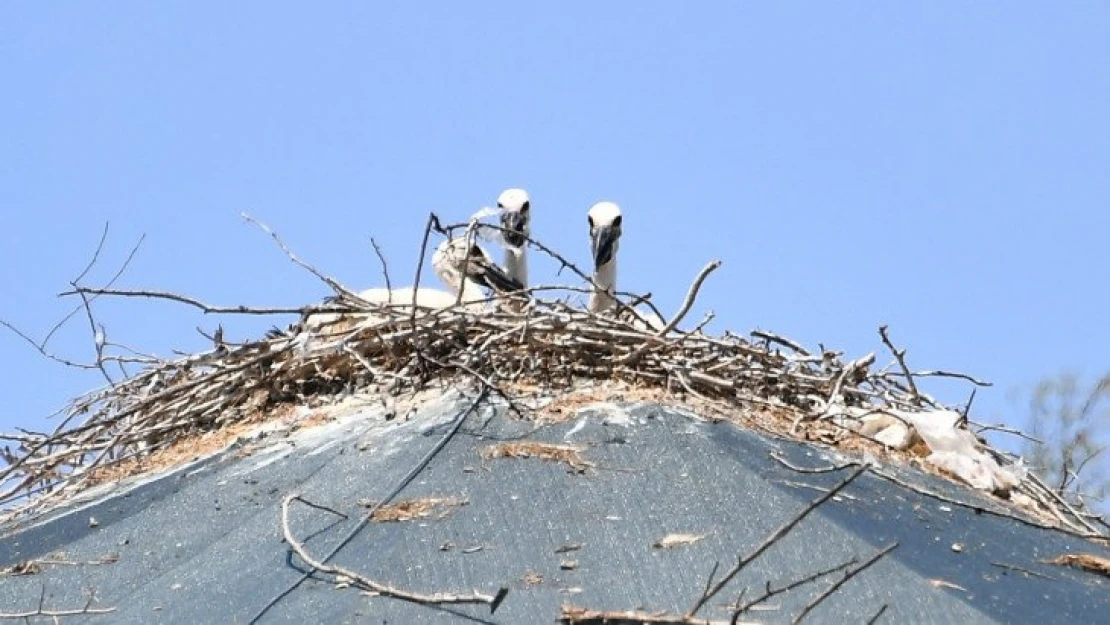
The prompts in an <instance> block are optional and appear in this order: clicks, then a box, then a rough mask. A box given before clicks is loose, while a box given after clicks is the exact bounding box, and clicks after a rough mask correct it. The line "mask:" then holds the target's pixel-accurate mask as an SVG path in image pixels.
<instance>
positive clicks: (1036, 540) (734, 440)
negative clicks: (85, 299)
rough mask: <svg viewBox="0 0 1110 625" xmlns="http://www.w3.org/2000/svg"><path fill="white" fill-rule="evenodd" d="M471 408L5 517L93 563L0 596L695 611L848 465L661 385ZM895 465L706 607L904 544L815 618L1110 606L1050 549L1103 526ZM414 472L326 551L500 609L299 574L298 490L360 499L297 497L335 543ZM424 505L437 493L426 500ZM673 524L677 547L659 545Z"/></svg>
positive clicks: (53, 569) (325, 539) (452, 615)
mask: <svg viewBox="0 0 1110 625" xmlns="http://www.w3.org/2000/svg"><path fill="white" fill-rule="evenodd" d="M468 405H469V402H468V401H467V400H466V399H465V398H463V397H461V396H460V394H458V393H454V392H452V393H449V394H447V395H443V396H439V397H436V398H434V399H432V400H430V401H428V402H425V403H423V404H422V405H420V408H419V410H418V411H417V412H416V413H415V414H414V415H413V416H411V418H409V419H407V420H405V419H392V420H391V419H390V415H389V413H388V412H387V411H386V410H385V409H384V408H381V407H376V406H370V407H362V408H357V409H350V410H346V411H343V412H341V413H339V415H338V417H337V418H336V419H335V420H333V421H331V422H329V423H327V424H325V425H322V426H316V427H311V428H309V427H305V428H301V429H297V430H295V431H287V432H280V433H271V434H268V435H264V436H259V437H255V438H253V439H250V440H247V441H243V442H241V443H239V444H237V445H235V446H234V447H232V448H231V449H229V450H227V451H225V452H222V453H220V454H217V455H216V456H213V457H210V458H207V459H204V460H201V461H198V462H194V463H191V464H189V465H187V466H184V467H181V468H179V469H176V470H174V471H172V472H169V473H167V474H164V475H161V476H157V477H154V478H149V477H148V478H144V480H143V481H140V482H124V483H120V484H118V485H116V486H114V487H111V488H109V489H108V492H103V491H102V492H100V493H99V494H96V496H95V498H93V495H92V494H91V493H90V494H88V495H86V497H85V499H84V500H77V501H73V502H70V503H69V504H67V505H66V506H64V507H62V508H61V509H58V510H55V511H53V512H51V513H49V514H48V515H46V516H44V517H41V518H39V519H37V520H31V521H23V522H21V523H20V524H18V525H14V526H9V527H7V528H0V534H7V536H5V538H4V539H3V540H2V541H0V569H2V568H4V567H11V566H13V565H16V564H18V563H25V562H26V561H28V560H51V559H54V560H64V561H66V562H78V563H83V564H77V565H66V564H50V563H49V562H46V563H43V562H40V563H38V564H37V570H38V572H37V573H35V574H29V575H19V576H15V575H11V574H9V575H8V576H7V577H6V578H5V580H4V583H2V584H0V606H5V607H4V609H0V611H2V612H14V611H22V610H32V611H33V610H35V609H36V607H37V606H38V605H39V597H40V592H43V593H44V595H43V599H42V607H43V608H45V609H73V608H77V609H80V608H81V607H82V606H84V605H85V604H86V601H87V594H86V593H87V591H88V590H92V591H94V592H95V595H96V601H95V602H94V603H93V604H92V606H91V607H92V608H109V607H111V608H115V611H113V612H111V613H106V614H100V615H92V614H86V615H84V616H83V617H82V618H84V620H86V621H89V622H106V623H107V622H111V623H151V622H212V623H218V622H220V623H227V622H233V623H246V622H250V621H251V619H252V618H254V617H256V616H258V615H259V613H260V612H261V611H263V610H264V608H265V612H264V613H263V614H262V615H261V618H260V619H259V621H258V622H274V623H277V622H327V623H337V622H364V621H365V622H375V623H384V622H388V623H433V622H434V623H442V622H492V623H523V622H553V621H557V620H558V619H559V618H560V617H561V615H562V614H563V612H562V609H563V606H565V605H573V606H578V607H581V608H585V609H589V610H620V611H623V610H635V609H642V610H645V611H647V612H659V611H664V610H665V611H668V612H670V613H679V614H681V613H684V612H685V611H686V610H687V609H689V608H690V606H691V604H692V603H693V602H694V600H695V599H697V598H698V597H699V596H700V594H701V593H702V591H703V589H704V588H705V587H706V582H707V579H708V577H709V576H710V572H711V570H712V569H713V568H714V563H717V562H719V563H720V566H719V572H718V573H717V577H716V578H717V579H721V576H722V574H723V572H724V571H725V570H726V569H728V568H730V567H731V566H732V563H734V562H735V561H736V559H737V557H738V556H740V555H742V554H745V553H750V552H751V551H752V550H753V549H754V548H755V547H756V546H757V545H759V544H760V543H761V542H763V541H764V540H765V539H766V537H767V536H768V535H770V534H771V533H772V532H773V531H774V530H775V529H776V528H778V527H780V526H781V525H782V524H783V523H784V522H786V521H788V520H790V519H791V518H792V517H794V516H796V515H797V514H798V513H799V512H801V511H802V510H804V509H806V508H807V506H808V505H809V503H810V502H811V501H812V500H813V499H814V498H815V497H817V496H819V495H821V494H822V492H825V491H827V489H829V488H830V487H832V486H833V485H834V484H837V483H838V482H840V481H841V480H842V479H843V478H844V477H845V474H846V473H847V472H848V470H847V469H845V470H841V471H830V472H822V473H805V472H799V471H798V470H797V469H802V468H811V469H812V468H821V467H828V466H830V465H836V464H839V463H843V462H844V461H845V459H844V458H842V457H838V456H836V455H834V452H831V451H829V450H826V449H824V448H820V447H816V446H812V445H808V444H805V443H800V442H795V441H788V440H778V439H775V438H772V437H770V436H768V435H765V434H759V433H755V432H753V431H750V430H747V429H744V428H741V427H738V426H736V425H733V424H730V423H724V422H718V423H713V422H709V421H705V420H701V419H699V418H698V417H697V415H693V414H690V413H689V412H687V411H685V410H680V409H677V408H674V407H667V406H664V405H662V404H658V403H650V402H648V403H637V404H620V405H615V404H608V405H601V406H595V407H591V408H587V409H585V410H582V411H580V412H579V414H578V416H577V417H576V418H575V419H573V420H568V421H566V422H563V423H555V424H550V425H546V426H537V425H536V424H535V423H532V422H524V421H519V420H516V419H514V418H513V417H512V416H511V415H510V414H509V413H508V411H507V410H506V409H505V408H504V407H493V406H491V405H487V406H485V407H484V408H481V409H479V410H476V411H472V412H471V413H469V414H466V416H465V419H464V420H463V421H462V423H461V426H460V427H459V429H458V430H457V432H455V431H454V430H453V429H452V424H453V423H455V422H454V421H453V419H455V417H456V416H458V415H460V414H461V413H465V411H466V409H467V407H468ZM453 432H454V433H453ZM452 433H453V434H452ZM444 441H446V443H445V444H443V447H442V448H441V449H439V450H438V452H437V453H434V454H430V452H433V451H435V450H436V449H437V446H438V445H439V444H441V443H443V442H444ZM511 443H530V444H535V443H540V444H541V445H540V446H538V447H534V448H532V452H531V453H532V455H533V457H506V456H514V455H515V456H520V455H526V454H527V453H528V449H529V448H528V447H520V446H517V447H507V446H506V445H508V444H511ZM542 444H557V445H575V446H577V447H575V448H569V447H559V448H554V447H543V445H542ZM544 449H548V450H552V449H557V450H561V452H560V454H556V455H557V456H559V457H561V458H562V460H563V461H559V460H558V459H556V460H554V461H552V460H545V459H543V458H541V457H536V456H537V455H543V450H544ZM576 450H578V451H576ZM576 453H577V454H578V455H577V456H576V455H575V454H576ZM429 457H430V460H428V458H429ZM425 460H427V464H426V466H422V465H421V463H422V462H423V461H425ZM791 467H794V468H791ZM414 468H420V470H419V471H417V472H416V474H415V477H413V479H411V481H409V482H407V483H405V482H404V478H406V476H408V475H409V474H410V473H411V472H412V471H413V469H414ZM881 472H882V473H883V474H885V475H887V476H889V477H891V478H894V479H896V480H898V481H901V482H903V483H904V484H905V485H900V484H898V483H895V482H894V481H891V480H890V479H887V478H885V477H880V476H879V475H878V474H877V473H876V472H875V471H868V472H866V473H864V474H863V475H862V476H861V477H859V479H856V480H855V481H854V482H852V483H851V484H850V485H849V486H847V487H846V488H845V489H844V490H843V491H842V492H841V493H839V494H838V495H837V496H836V497H834V498H832V499H830V500H829V501H827V502H826V503H824V504H822V505H821V506H820V507H817V508H816V509H814V510H813V512H812V513H811V514H810V515H809V516H808V517H807V518H805V519H804V520H802V521H801V522H800V523H799V524H798V525H797V526H796V527H795V528H794V529H793V530H792V531H790V532H789V533H788V534H786V535H785V536H784V537H783V538H782V539H781V540H779V541H777V542H776V543H774V544H772V545H771V546H770V547H769V548H768V549H767V551H766V552H765V553H763V555H762V556H760V557H759V558H757V559H755V560H754V561H752V562H751V564H750V565H748V566H747V567H745V568H744V569H743V570H741V571H740V573H739V574H738V575H737V576H736V578H735V579H733V580H732V581H731V582H730V583H728V584H727V585H726V586H725V587H724V588H723V590H722V592H721V593H720V594H718V595H716V596H715V597H713V598H712V599H711V600H710V601H709V602H708V603H707V604H706V606H705V607H704V608H703V609H702V610H701V611H700V612H699V613H698V614H699V616H701V617H703V618H711V619H718V620H724V621H726V622H727V619H728V618H729V616H730V610H729V609H727V608H726V607H725V605H726V604H730V603H734V602H735V601H736V598H737V596H738V594H739V593H740V591H741V589H744V588H747V591H746V592H745V593H744V595H743V596H744V598H745V599H746V600H747V599H752V598H755V597H756V596H757V595H758V594H760V593H761V592H762V591H763V590H764V585H765V583H766V582H771V583H772V584H775V585H781V584H784V583H786V582H789V581H791V580H795V579H798V578H802V577H805V576H806V575H808V574H811V573H814V572H817V571H819V570H821V569H827V568H830V567H833V566H836V565H839V564H842V563H844V562H845V561H847V560H849V559H850V558H852V557H853V556H855V557H857V558H858V562H860V563H862V562H863V561H864V560H866V559H867V558H869V557H871V556H872V555H873V554H875V553H876V552H877V550H879V549H880V548H883V547H886V546H888V545H890V544H891V543H894V542H897V547H896V548H895V549H894V550H893V551H891V552H889V553H888V554H887V555H886V556H885V557H883V558H882V559H879V560H878V561H876V562H875V564H874V565H873V566H871V567H870V568H869V569H868V570H866V571H863V572H861V573H860V574H859V575H858V576H856V577H854V578H852V579H850V580H848V581H847V582H846V583H844V585H843V586H841V587H840V588H839V589H838V590H837V591H836V592H835V593H833V594H832V595H830V596H829V597H828V599H827V600H825V601H823V602H822V603H821V604H819V605H817V606H816V607H815V608H814V610H813V612H812V613H811V618H812V619H813V620H814V621H832V620H836V621H838V622H840V621H844V622H866V621H867V620H868V619H869V618H871V617H872V616H874V615H875V614H876V613H877V612H878V611H879V610H880V608H882V606H884V605H885V606H887V607H886V610H885V613H884V615H883V616H882V617H881V620H880V622H884V621H885V622H891V623H893V622H921V623H932V622H935V623H953V622H960V623H972V622H1006V623H1016V622H1097V621H1098V620H1100V619H1102V618H1104V616H1105V614H1107V613H1108V611H1110V592H1108V587H1107V586H1108V582H1110V580H1108V579H1107V578H1105V577H1100V576H1097V575H1095V574H1092V573H1088V572H1085V571H1082V570H1078V569H1071V568H1065V567H1059V566H1056V565H1052V564H1047V563H1045V562H1044V560H1048V559H1051V558H1054V557H1056V556H1059V555H1061V554H1066V553H1076V552H1085V553H1093V554H1097V555H1101V556H1104V557H1106V556H1110V550H1108V549H1107V548H1106V547H1104V546H1100V545H1097V544H1094V543H1092V542H1091V541H1088V540H1084V539H1082V538H1079V537H1076V536H1073V535H1070V534H1067V533H1064V532H1061V531H1056V530H1051V529H1045V528H1042V527H1037V526H1035V525H1034V524H1032V523H1031V522H1029V521H1028V520H1025V519H1024V517H1023V516H1022V514H1021V513H1020V512H1018V511H1016V509H1011V508H1010V507H1005V508H1003V505H1004V504H1001V503H999V501H998V500H997V499H994V498H991V497H989V496H987V495H984V494H982V493H980V492H977V491H974V490H971V489H969V488H964V487H961V486H959V485H957V484H955V483H952V482H950V481H947V480H943V479H939V478H936V477H933V476H930V475H928V474H926V473H924V472H920V471H917V470H914V469H912V468H908V467H898V466H883V467H882V468H881ZM402 484H403V485H404V487H403V488H402V489H401V490H400V492H399V493H398V494H397V496H396V497H395V498H393V499H391V501H390V502H389V503H392V504H396V503H398V502H406V501H407V502H410V503H412V504H413V505H411V506H409V507H408V508H405V507H400V508H397V507H395V508H391V509H389V510H391V511H392V512H393V513H394V514H393V516H392V517H388V516H387V515H385V514H381V512H384V511H385V510H386V509H384V508H383V509H382V511H380V512H379V514H380V516H379V517H378V518H379V519H380V520H375V521H371V522H369V523H368V524H366V525H365V526H363V527H361V528H360V529H358V531H357V532H356V533H354V535H353V537H352V538H351V540H350V541H349V542H347V543H346V544H345V545H344V546H342V548H340V549H339V550H338V552H337V553H336V554H335V557H334V558H332V559H331V560H330V562H331V563H334V564H336V565H339V566H342V567H345V568H348V569H351V570H353V571H357V572H359V573H361V574H363V575H366V576H368V577H370V578H372V579H374V580H376V581H380V582H382V583H386V584H391V585H395V586H397V587H400V588H404V589H408V590H411V591H416V592H423V593H433V592H458V593H466V592H470V591H472V590H477V591H479V592H482V593H487V594H494V593H496V592H497V591H498V589H499V588H501V587H507V588H508V594H507V595H505V597H504V600H503V601H502V602H501V603H500V605H499V606H498V607H497V610H496V611H495V612H493V613H492V614H491V613H490V610H489V609H488V607H487V606H485V605H458V606H438V607H437V606H428V605H421V604H418V603H412V602H408V601H403V600H399V599H395V598H388V597H381V596H367V594H366V593H364V592H362V591H360V590H358V589H356V588H352V587H343V584H336V580H335V578H334V576H331V575H325V574H323V573H319V572H318V573H316V574H315V575H314V576H313V577H312V578H311V579H309V580H307V581H305V582H304V583H303V584H300V585H299V586H297V587H296V588H295V589H293V590H292V591H290V592H286V591H288V590H289V589H290V588H291V587H293V586H294V585H295V584H296V583H297V582H298V581H299V580H300V579H301V577H302V575H303V572H304V571H305V570H306V567H305V565H304V563H303V562H302V561H301V559H300V558H298V557H297V556H296V555H293V554H292V552H291V550H290V547H289V545H288V544H286V543H285V542H284V540H283V535H282V528H281V518H280V511H281V503H282V500H283V497H284V496H285V495H286V494H287V493H299V494H300V495H301V496H302V497H303V498H304V499H305V500H308V501H310V502H312V503H314V504H317V505H319V506H325V507H327V508H330V509H331V510H332V511H335V512H339V513H342V514H343V515H346V518H343V517H341V516H337V515H336V514H335V513H334V512H332V511H328V510H324V509H319V508H313V507H309V506H307V505H301V504H298V503H297V502H294V503H293V504H292V505H291V508H290V514H289V524H290V528H291V530H292V533H293V534H294V535H295V537H296V539H297V540H298V541H301V542H303V544H304V547H305V549H307V550H308V551H309V552H311V553H312V554H313V555H314V556H315V557H316V558H318V559H323V558H324V556H326V555H327V553H328V552H330V551H332V550H333V549H334V548H336V547H337V546H339V545H340V543H341V541H343V539H344V538H345V537H346V536H348V535H349V534H351V532H352V530H354V529H356V526H357V525H358V524H359V519H360V518H361V517H364V516H365V515H366V513H367V505H369V502H375V501H378V500H381V499H383V498H385V497H387V496H388V495H389V494H390V493H391V491H393V490H395V488H396V487H397V486H398V485H402ZM907 486H909V487H907ZM918 490H924V491H928V492H930V493H932V495H926V494H923V493H922V492H918ZM360 502H361V503H360ZM955 502H964V504H966V505H960V504H959V503H955ZM419 504H423V505H425V506H427V507H429V509H428V510H426V511H424V512H425V515H424V516H419V515H420V514H421V508H420V505H419ZM406 514H410V515H412V514H415V515H417V516H416V518H415V519H413V520H403V519H404V518H405V515H406ZM386 518H393V519H398V518H399V519H402V520H392V521H386V520H384V519H386ZM675 535H686V536H684V537H683V536H675ZM668 536H670V537H671V542H674V543H676V544H675V545H674V546H671V547H670V548H665V547H661V546H656V544H657V543H659V542H660V541H661V540H662V539H664V538H665V537H668ZM51 554H54V555H51ZM94 562H101V563H98V564H94ZM842 576H843V573H840V572H837V573H833V574H830V575H827V576H824V577H821V578H820V579H817V580H816V581H813V582H809V583H806V584H803V585H800V586H798V587H797V588H795V589H793V590H790V591H788V592H785V593H782V594H779V595H777V596H774V597H772V598H771V599H770V600H768V601H767V602H766V604H763V605H762V606H760V607H762V608H764V609H759V610H752V611H749V612H747V613H746V614H745V615H744V616H743V618H744V619H747V620H754V621H759V622H789V621H790V619H791V618H792V617H793V616H795V615H797V614H799V612H801V611H802V610H803V608H804V607H805V606H806V605H807V604H808V603H810V602H811V601H813V600H814V598H815V597H817V595H818V594H820V593H821V592H822V591H823V590H824V589H826V588H827V587H828V586H829V584H830V583H831V582H832V581H833V580H837V579H839V578H840V577H842ZM267 606H269V607H268V608H267ZM769 608H770V609H769Z"/></svg>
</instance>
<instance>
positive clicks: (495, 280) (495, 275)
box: [471, 263, 524, 293]
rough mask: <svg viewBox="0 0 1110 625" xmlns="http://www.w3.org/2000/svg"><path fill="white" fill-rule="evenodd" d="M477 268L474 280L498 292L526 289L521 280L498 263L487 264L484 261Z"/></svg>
mask: <svg viewBox="0 0 1110 625" xmlns="http://www.w3.org/2000/svg"><path fill="white" fill-rule="evenodd" d="M475 270H476V271H475V272H474V275H473V276H471V277H472V278H473V280H474V281H475V282H477V283H478V284H480V285H482V286H484V287H487V288H490V289H493V290H494V291H496V292H498V293H505V292H510V291H523V290H524V285H523V284H521V283H520V281H519V280H517V279H516V278H513V277H512V276H510V275H509V274H507V273H505V271H504V270H503V269H501V268H500V267H498V266H497V265H485V264H484V263H483V266H482V267H480V268H479V267H475Z"/></svg>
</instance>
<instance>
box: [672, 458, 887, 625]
mask: <svg viewBox="0 0 1110 625" xmlns="http://www.w3.org/2000/svg"><path fill="white" fill-rule="evenodd" d="M867 468H868V467H867V465H860V466H859V468H857V469H856V470H855V471H853V472H852V473H851V474H850V475H849V476H848V477H846V478H844V479H843V480H841V481H840V483H838V484H837V485H836V486H834V487H832V488H830V489H829V491H828V492H827V493H825V494H823V495H821V496H820V497H818V498H816V499H814V500H813V501H812V502H810V504H809V505H808V506H806V507H805V509H804V510H802V511H801V512H799V513H798V514H796V515H795V516H794V517H793V518H791V519H790V520H788V521H787V522H786V523H783V524H782V525H781V526H779V528H778V529H776V530H775V531H774V532H772V533H771V535H770V536H768V537H767V538H766V539H765V540H764V541H763V542H762V543H760V544H759V545H758V546H757V547H756V548H755V549H754V550H753V551H751V552H750V553H749V554H747V555H745V556H741V557H740V559H739V560H738V561H737V563H736V566H734V567H732V569H731V570H730V571H729V572H728V573H725V575H724V577H722V578H721V581H719V582H717V583H716V584H714V585H713V588H711V589H710V590H709V592H705V593H702V596H701V597H700V598H699V599H698V600H697V601H696V602H695V603H694V605H693V606H692V607H691V608H690V610H689V611H688V612H687V613H686V616H687V617H693V616H694V615H695V614H697V613H698V610H700V609H701V608H702V606H704V605H705V603H706V602H707V601H709V600H710V599H712V598H713V596H714V595H716V594H717V593H719V592H721V589H722V588H724V587H725V586H726V585H727V584H728V583H729V582H730V581H732V578H734V577H736V575H737V574H738V573H739V572H740V571H741V570H743V568H744V567H745V566H747V565H748V563H750V562H751V561H752V560H755V559H756V558H758V557H759V556H760V555H762V554H763V552H764V551H767V549H769V548H770V547H771V545H773V544H775V543H776V542H778V541H779V540H781V539H782V537H783V536H786V535H787V534H788V533H790V530H792V529H794V526H796V525H797V524H798V523H801V522H802V520H803V519H805V518H806V517H807V516H809V514H810V513H811V512H813V511H814V510H816V509H817V508H819V507H821V504H823V503H825V502H826V501H828V500H829V499H832V498H833V496H835V495H836V494H837V493H839V492H840V491H842V490H844V488H845V487H846V486H848V485H849V484H851V483H852V482H853V481H854V480H855V479H856V478H857V477H859V476H861V475H863V473H864V472H865V471H867Z"/></svg>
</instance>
